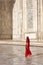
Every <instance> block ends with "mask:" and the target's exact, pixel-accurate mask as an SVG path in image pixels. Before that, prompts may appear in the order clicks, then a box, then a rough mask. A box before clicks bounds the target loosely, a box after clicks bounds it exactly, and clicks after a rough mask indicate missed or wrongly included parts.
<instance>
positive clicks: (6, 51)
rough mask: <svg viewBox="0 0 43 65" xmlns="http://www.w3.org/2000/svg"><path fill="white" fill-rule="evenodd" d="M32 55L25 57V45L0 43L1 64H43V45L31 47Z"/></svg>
mask: <svg viewBox="0 0 43 65" xmlns="http://www.w3.org/2000/svg"><path fill="white" fill-rule="evenodd" d="M30 49H31V51H32V56H31V57H27V58H26V57H25V46H16V45H0V65H43V47H33V46H31V47H30Z"/></svg>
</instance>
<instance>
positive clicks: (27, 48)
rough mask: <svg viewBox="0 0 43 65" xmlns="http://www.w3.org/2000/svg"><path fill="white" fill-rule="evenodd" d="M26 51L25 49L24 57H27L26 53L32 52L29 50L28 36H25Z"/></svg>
mask: <svg viewBox="0 0 43 65" xmlns="http://www.w3.org/2000/svg"><path fill="white" fill-rule="evenodd" d="M25 48H26V51H25V57H27V56H28V55H29V56H31V55H32V53H31V51H30V40H29V37H27V38H26V46H25Z"/></svg>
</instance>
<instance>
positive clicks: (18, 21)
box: [13, 0, 22, 40]
mask: <svg viewBox="0 0 43 65" xmlns="http://www.w3.org/2000/svg"><path fill="white" fill-rule="evenodd" d="M21 26H22V0H16V2H15V4H14V8H13V39H14V40H20V39H21V34H22V33H21V29H22V28H21Z"/></svg>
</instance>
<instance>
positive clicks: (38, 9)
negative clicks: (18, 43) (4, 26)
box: [13, 0, 43, 40]
mask: <svg viewBox="0 0 43 65" xmlns="http://www.w3.org/2000/svg"><path fill="white" fill-rule="evenodd" d="M42 10H43V9H42V0H16V2H15V4H14V8H13V39H14V40H15V39H16V40H20V39H25V34H27V33H28V34H29V32H31V33H32V32H33V33H34V32H35V33H34V34H35V38H39V39H40V37H42V35H41V32H42V33H43V19H42Z"/></svg>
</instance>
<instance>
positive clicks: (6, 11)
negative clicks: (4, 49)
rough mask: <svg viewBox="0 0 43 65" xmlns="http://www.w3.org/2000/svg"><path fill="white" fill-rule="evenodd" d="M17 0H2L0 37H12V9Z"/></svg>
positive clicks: (0, 0) (0, 5)
mask: <svg viewBox="0 0 43 65" xmlns="http://www.w3.org/2000/svg"><path fill="white" fill-rule="evenodd" d="M14 3H15V0H0V39H12V10H13V4H14Z"/></svg>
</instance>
